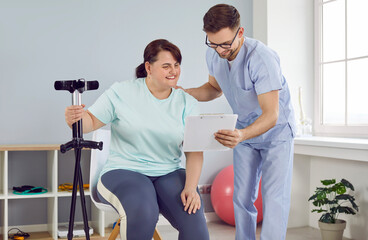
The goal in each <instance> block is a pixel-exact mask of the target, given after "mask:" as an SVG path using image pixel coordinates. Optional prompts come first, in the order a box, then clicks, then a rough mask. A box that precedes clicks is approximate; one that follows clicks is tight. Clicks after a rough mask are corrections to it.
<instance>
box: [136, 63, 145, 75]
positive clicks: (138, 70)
mask: <svg viewBox="0 0 368 240" xmlns="http://www.w3.org/2000/svg"><path fill="white" fill-rule="evenodd" d="M135 75H136V77H137V78H144V77H147V72H146V67H145V65H144V63H142V64H141V65H139V66H138V67H137V68H136V69H135Z"/></svg>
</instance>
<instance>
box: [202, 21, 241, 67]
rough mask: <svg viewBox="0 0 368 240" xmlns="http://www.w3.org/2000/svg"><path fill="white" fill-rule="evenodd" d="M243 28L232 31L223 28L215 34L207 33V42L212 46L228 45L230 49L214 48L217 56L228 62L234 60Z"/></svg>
mask: <svg viewBox="0 0 368 240" xmlns="http://www.w3.org/2000/svg"><path fill="white" fill-rule="evenodd" d="M243 32H244V28H239V29H236V30H232V29H230V28H223V29H221V30H220V31H218V32H216V33H210V32H208V33H207V39H208V42H209V43H211V44H214V45H216V44H217V45H219V44H221V45H225V46H226V45H230V44H231V43H232V44H231V47H230V48H224V47H222V46H214V47H213V48H214V49H215V50H216V52H217V53H218V55H219V56H220V57H221V58H224V59H227V60H229V61H231V60H234V59H235V57H236V55H237V54H238V52H239V49H240V43H241V39H242V37H243Z"/></svg>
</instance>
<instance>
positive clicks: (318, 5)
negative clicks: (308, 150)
mask: <svg viewBox="0 0 368 240" xmlns="http://www.w3.org/2000/svg"><path fill="white" fill-rule="evenodd" d="M334 1H336V0H330V1H325V2H323V0H315V1H314V51H315V52H314V58H315V60H314V74H315V75H314V119H313V120H314V121H313V127H314V135H316V136H330V137H356V138H368V124H367V125H357V126H348V125H346V118H347V111H346V110H347V107H346V106H347V104H346V103H347V102H346V101H347V99H346V98H345V125H326V124H322V121H323V119H322V117H323V105H322V93H323V91H322V90H323V89H322V64H323V61H322V5H323V4H328V3H330V2H334ZM347 1H348V0H345V6H346V4H347ZM346 40H347V10H346V8H345V52H346V47H347V41H346ZM347 59H348V58H347V56H346V54H345V58H344V60H343V61H344V62H345V95H346V94H347V80H346V79H347V77H346V76H347V71H346V67H347V61H348V60H347ZM367 107H368V106H367Z"/></svg>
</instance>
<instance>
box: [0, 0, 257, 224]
mask: <svg viewBox="0 0 368 240" xmlns="http://www.w3.org/2000/svg"><path fill="white" fill-rule="evenodd" d="M222 2H223V1H220V0H201V1H195V0H187V1H179V0H176V1H172V0H156V1H149V0H143V1H123V0H109V1H100V0H73V1H71V0H64V1H47V0H32V1H28V0H19V1H12V0H1V1H0V144H61V143H65V142H67V141H69V140H70V139H71V135H72V134H71V130H70V129H69V128H68V127H67V125H66V124H65V121H64V109H65V107H66V106H68V105H70V104H71V96H70V94H69V93H68V92H66V91H64V92H62V91H58V92H57V91H55V90H54V81H56V80H67V79H78V78H85V79H86V80H87V81H89V80H98V81H99V83H100V89H99V90H96V91H90V92H85V93H83V95H82V102H83V103H84V104H86V106H87V107H88V106H90V105H91V104H92V103H93V102H94V101H95V100H96V99H97V97H98V96H99V95H101V94H102V93H103V91H104V90H106V89H108V88H109V87H110V86H111V85H112V84H113V83H114V82H116V81H124V80H128V79H131V78H133V77H134V71H135V68H136V67H137V66H138V65H139V64H140V63H141V62H142V61H143V51H144V48H145V46H146V45H147V44H148V43H149V42H151V41H152V40H154V39H157V38H166V39H168V40H169V41H171V42H173V43H174V44H176V45H177V46H178V47H179V48H180V49H181V52H182V55H183V61H182V75H181V77H180V82H179V84H181V85H182V86H183V87H195V86H200V85H202V84H203V83H205V82H206V81H207V80H208V70H207V65H206V62H205V52H206V50H207V48H208V47H207V46H206V45H205V44H204V41H205V33H204V32H203V31H202V28H203V20H202V19H203V16H204V14H205V13H206V12H207V11H208V9H209V8H210V7H212V6H213V5H215V4H218V3H222ZM226 2H227V3H228V4H231V5H234V6H235V7H236V8H237V9H238V11H239V12H240V14H241V24H242V25H243V26H245V28H246V34H247V35H248V36H252V32H253V30H252V27H253V24H252V1H251V0H242V1H237V0H229V1H226ZM200 107H201V112H203V113H219V112H222V113H229V112H231V109H230V107H229V105H228V103H227V101H226V99H225V98H224V97H221V98H219V99H217V100H215V101H212V102H209V103H200ZM91 136H92V135H91V134H87V135H85V139H90V138H91ZM29 158H32V157H31V156H29ZM29 162H31V161H29ZM230 164H232V151H227V152H221V153H206V154H205V163H204V166H203V170H202V175H201V179H200V184H207V183H212V181H213V179H214V178H215V176H216V174H217V173H218V172H219V171H220V170H221V169H222V168H224V167H225V166H227V165H230ZM23 167H24V168H27V166H23ZM20 181H21V180H20ZM204 202H205V205H206V206H207V207H208V208H209V210H211V203H210V199H209V196H204ZM15 207H16V206H15ZM25 224H26V223H25Z"/></svg>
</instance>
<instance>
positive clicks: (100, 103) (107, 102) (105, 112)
mask: <svg viewBox="0 0 368 240" xmlns="http://www.w3.org/2000/svg"><path fill="white" fill-rule="evenodd" d="M113 96H114V93H113V91H112V90H111V89H108V90H107V91H105V92H104V93H103V94H102V95H101V96H100V97H99V98H98V99H97V100H96V102H95V103H94V104H93V105H92V106H91V107H89V108H88V111H90V112H91V113H92V114H93V115H94V116H95V117H96V118H97V119H98V120H100V121H101V122H103V123H104V124H108V123H110V122H112V121H113V120H114V118H115V107H114V104H113Z"/></svg>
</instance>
